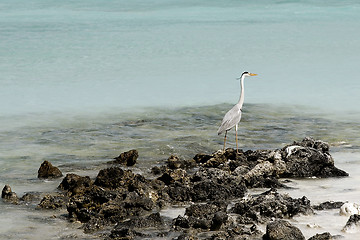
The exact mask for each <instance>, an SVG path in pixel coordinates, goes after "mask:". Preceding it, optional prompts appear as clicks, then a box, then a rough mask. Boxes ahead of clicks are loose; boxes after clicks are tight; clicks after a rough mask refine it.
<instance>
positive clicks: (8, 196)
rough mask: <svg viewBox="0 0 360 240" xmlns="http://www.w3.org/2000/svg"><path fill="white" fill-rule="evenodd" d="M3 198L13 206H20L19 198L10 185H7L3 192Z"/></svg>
mask: <svg viewBox="0 0 360 240" xmlns="http://www.w3.org/2000/svg"><path fill="white" fill-rule="evenodd" d="M1 198H2V199H4V200H5V201H6V202H9V203H12V204H18V203H19V198H18V196H17V195H16V193H15V192H13V191H11V187H10V186H9V185H5V186H4V188H3V190H2V192H1Z"/></svg>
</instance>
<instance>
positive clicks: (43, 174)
mask: <svg viewBox="0 0 360 240" xmlns="http://www.w3.org/2000/svg"><path fill="white" fill-rule="evenodd" d="M62 176H63V174H62V173H61V171H60V170H59V168H57V167H55V166H53V165H52V164H51V163H50V162H49V161H44V162H43V163H42V164H41V166H40V168H39V170H38V178H59V177H62Z"/></svg>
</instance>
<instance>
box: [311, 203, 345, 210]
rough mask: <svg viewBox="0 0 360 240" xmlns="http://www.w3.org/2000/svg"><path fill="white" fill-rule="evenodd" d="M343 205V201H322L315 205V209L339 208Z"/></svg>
mask: <svg viewBox="0 0 360 240" xmlns="http://www.w3.org/2000/svg"><path fill="white" fill-rule="evenodd" d="M343 205H344V203H343V202H333V201H327V202H323V203H320V204H319V205H315V206H313V209H315V210H325V209H337V208H340V207H341V206H343Z"/></svg>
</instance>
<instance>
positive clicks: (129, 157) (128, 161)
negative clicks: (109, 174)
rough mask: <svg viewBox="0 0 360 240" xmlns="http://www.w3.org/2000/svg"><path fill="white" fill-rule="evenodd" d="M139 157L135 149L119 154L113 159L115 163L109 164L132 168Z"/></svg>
mask: <svg viewBox="0 0 360 240" xmlns="http://www.w3.org/2000/svg"><path fill="white" fill-rule="evenodd" d="M138 157H139V153H138V151H137V150H136V149H132V150H130V151H128V152H123V153H121V154H120V155H119V156H118V157H116V158H114V159H115V161H112V162H110V163H118V164H124V165H126V166H134V165H135V163H136V160H137V158H138Z"/></svg>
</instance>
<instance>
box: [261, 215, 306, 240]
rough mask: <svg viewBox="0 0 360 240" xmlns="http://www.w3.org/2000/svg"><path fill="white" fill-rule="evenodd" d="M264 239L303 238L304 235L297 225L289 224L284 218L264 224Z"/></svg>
mask: <svg viewBox="0 0 360 240" xmlns="http://www.w3.org/2000/svg"><path fill="white" fill-rule="evenodd" d="M263 239H264V240H279V239H281V240H294V239H296V240H302V239H305V237H304V235H303V234H302V232H301V231H300V229H298V228H297V227H295V226H293V225H291V224H290V223H289V222H287V221H284V220H276V221H273V222H270V223H269V224H268V225H267V226H266V234H265V235H264V237H263Z"/></svg>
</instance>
